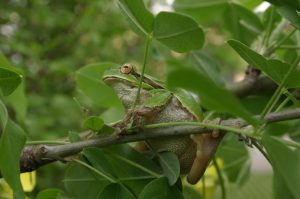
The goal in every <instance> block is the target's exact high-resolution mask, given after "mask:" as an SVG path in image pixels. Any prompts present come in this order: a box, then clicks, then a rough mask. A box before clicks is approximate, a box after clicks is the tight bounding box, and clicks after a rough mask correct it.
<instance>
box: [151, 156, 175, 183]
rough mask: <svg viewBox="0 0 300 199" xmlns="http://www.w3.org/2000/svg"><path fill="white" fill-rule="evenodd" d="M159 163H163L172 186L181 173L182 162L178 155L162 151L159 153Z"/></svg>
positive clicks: (162, 165) (164, 170)
mask: <svg viewBox="0 0 300 199" xmlns="http://www.w3.org/2000/svg"><path fill="white" fill-rule="evenodd" d="M157 156H158V161H159V164H160V165H161V167H162V169H163V172H164V175H165V176H166V177H167V178H168V182H169V184H170V185H171V186H172V185H174V184H175V183H176V182H177V179H178V177H179V174H180V163H179V160H178V158H177V155H176V154H175V153H172V152H169V151H167V152H161V153H158V154H157Z"/></svg>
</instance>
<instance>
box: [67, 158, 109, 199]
mask: <svg viewBox="0 0 300 199" xmlns="http://www.w3.org/2000/svg"><path fill="white" fill-rule="evenodd" d="M107 184H108V182H107V181H106V180H105V179H104V178H100V177H99V176H96V175H95V174H94V173H92V172H91V171H90V170H89V169H87V168H85V167H82V166H81V165H78V164H71V165H70V167H69V168H68V169H67V170H66V173H65V179H64V185H65V188H66V190H67V192H68V193H69V194H70V195H72V196H75V197H76V198H96V197H97V196H99V194H100V193H101V192H102V190H103V188H104V187H105V186H106V185H107Z"/></svg>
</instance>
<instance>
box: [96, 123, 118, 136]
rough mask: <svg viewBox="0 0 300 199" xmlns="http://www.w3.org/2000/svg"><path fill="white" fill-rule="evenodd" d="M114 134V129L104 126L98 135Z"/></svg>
mask: <svg viewBox="0 0 300 199" xmlns="http://www.w3.org/2000/svg"><path fill="white" fill-rule="evenodd" d="M114 132H115V129H114V128H113V127H111V126H108V125H106V124H104V125H103V127H102V128H101V129H100V131H99V134H106V135H109V134H113V133H114Z"/></svg>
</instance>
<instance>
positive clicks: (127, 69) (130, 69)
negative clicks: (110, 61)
mask: <svg viewBox="0 0 300 199" xmlns="http://www.w3.org/2000/svg"><path fill="white" fill-rule="evenodd" d="M120 71H121V73H123V74H130V73H132V72H133V66H132V65H131V64H124V65H123V66H121V67H120Z"/></svg>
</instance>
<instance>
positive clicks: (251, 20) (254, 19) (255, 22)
mask: <svg viewBox="0 0 300 199" xmlns="http://www.w3.org/2000/svg"><path fill="white" fill-rule="evenodd" d="M229 5H230V6H232V8H233V9H234V10H235V11H236V12H237V15H238V16H239V18H240V22H239V23H240V24H241V25H243V26H245V27H246V28H248V29H249V30H252V31H253V32H256V33H260V32H261V31H262V30H263V25H262V22H261V21H260V19H259V17H258V16H257V15H256V14H254V13H253V12H252V11H251V10H248V9H247V8H245V7H244V6H242V5H240V4H236V3H230V4H229Z"/></svg>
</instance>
